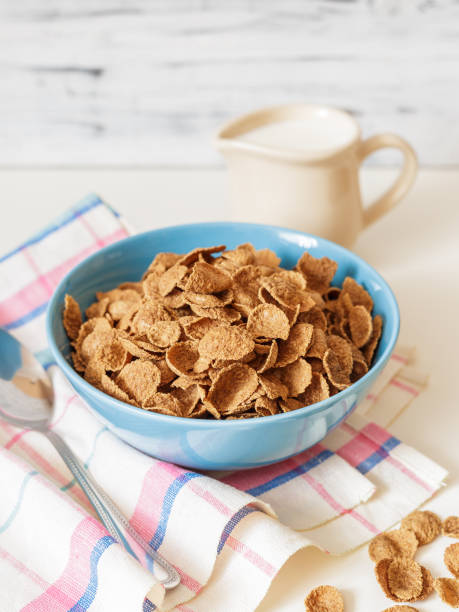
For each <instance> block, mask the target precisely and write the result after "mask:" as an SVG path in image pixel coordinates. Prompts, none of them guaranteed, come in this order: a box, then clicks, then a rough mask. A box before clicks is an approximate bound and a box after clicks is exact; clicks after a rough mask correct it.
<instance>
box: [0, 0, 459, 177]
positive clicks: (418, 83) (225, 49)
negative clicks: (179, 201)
mask: <svg viewBox="0 0 459 612" xmlns="http://www.w3.org/2000/svg"><path fill="white" fill-rule="evenodd" d="M297 101H308V102H325V103H328V104H334V105H338V106H340V107H344V108H346V109H349V110H351V111H352V112H353V113H354V114H355V115H356V117H357V118H358V119H359V121H361V123H362V125H363V128H364V133H365V134H367V135H369V134H370V133H374V132H377V131H384V130H392V131H395V132H398V133H400V134H401V135H403V136H405V137H406V138H407V139H408V140H409V141H410V142H411V143H412V144H413V145H414V147H415V148H416V149H417V151H418V153H419V156H420V159H421V162H422V163H423V164H426V165H451V164H459V127H458V126H459V2H458V0H220V1H219V0H214V1H211V0H201V1H194V0H0V164H3V165H9V166H24V165H65V166H70V165H88V164H90V165H97V164H100V165H121V166H128V165H142V166H143V165H157V166H200V165H216V164H220V163H221V160H220V158H219V155H218V154H217V153H216V152H215V151H214V149H213V147H212V135H213V134H214V132H215V130H216V128H217V127H218V126H219V125H220V124H221V123H222V122H223V121H225V120H227V119H228V118H230V117H233V116H236V115H238V114H239V113H243V112H246V111H248V110H251V109H254V108H256V107H260V106H266V105H271V104H277V103H284V102H297ZM383 161H384V159H383ZM386 161H387V158H386Z"/></svg>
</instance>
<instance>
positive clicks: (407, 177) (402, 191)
mask: <svg viewBox="0 0 459 612" xmlns="http://www.w3.org/2000/svg"><path fill="white" fill-rule="evenodd" d="M384 148H391V149H399V150H400V151H401V152H402V153H403V155H404V158H405V159H404V163H403V167H402V170H401V172H400V175H399V176H398V178H397V179H396V181H395V183H394V184H393V185H392V187H390V188H389V189H388V190H387V191H386V192H385V193H383V195H382V196H380V197H379V198H377V199H376V200H375V201H374V202H373V203H372V204H370V206H368V207H367V208H364V210H363V227H364V228H365V227H368V226H369V225H371V224H372V223H374V222H375V221H376V220H377V219H379V218H380V217H382V216H383V215H385V214H386V213H387V212H389V210H391V209H392V208H394V206H395V205H396V204H398V203H399V202H400V200H401V199H402V198H403V197H404V196H405V195H406V193H407V192H408V191H409V189H410V187H411V185H412V184H413V182H414V179H415V178H416V172H417V169H418V162H417V157H416V153H415V152H414V149H413V148H412V147H411V145H409V144H408V143H407V142H406V140H403V138H400V136H397V135H396V134H376V135H375V136H371V137H370V138H368V139H367V140H364V141H363V142H362V144H361V145H360V149H359V150H358V153H357V155H358V158H359V161H360V163H362V161H363V160H364V159H365V157H367V156H368V155H370V154H371V153H374V152H375V151H377V150H378V149H384Z"/></svg>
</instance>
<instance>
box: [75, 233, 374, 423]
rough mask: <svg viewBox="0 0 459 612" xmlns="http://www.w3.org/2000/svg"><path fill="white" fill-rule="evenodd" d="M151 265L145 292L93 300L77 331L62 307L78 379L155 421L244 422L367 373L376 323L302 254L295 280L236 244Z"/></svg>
mask: <svg viewBox="0 0 459 612" xmlns="http://www.w3.org/2000/svg"><path fill="white" fill-rule="evenodd" d="M225 249H226V247H224V246H216V247H209V248H197V249H194V250H193V251H191V252H190V253H187V254H186V255H179V254H175V253H159V254H158V255H156V257H155V258H154V260H153V261H152V263H151V264H150V266H149V267H148V269H147V270H146V272H145V274H144V276H143V278H142V281H141V282H134V283H132V282H130V283H123V284H121V285H120V286H119V287H117V288H116V289H112V290H111V291H108V292H105V293H97V294H96V297H97V301H96V302H94V303H93V304H91V306H89V308H87V310H86V318H87V320H86V321H85V322H84V323H83V321H82V316H81V313H80V308H79V306H78V304H77V302H76V301H75V300H74V299H73V298H72V297H71V296H68V295H67V296H66V300H65V309H64V313H63V323H64V327H65V329H66V332H67V334H68V336H69V338H70V340H71V342H72V345H73V348H74V352H73V354H72V357H73V364H74V367H75V369H76V370H77V371H78V372H80V373H81V374H82V375H83V376H84V378H85V380H87V381H88V382H89V383H90V384H92V385H94V386H95V387H97V388H98V389H100V390H102V391H104V392H105V393H108V394H109V395H111V396H113V397H115V398H116V399H119V400H121V401H124V402H128V403H130V404H133V405H135V406H139V407H141V408H144V409H146V410H151V411H153V412H157V413H160V414H167V415H175V416H181V417H192V418H211V417H214V418H216V419H246V418H252V417H260V416H270V415H273V414H278V413H281V412H288V411H290V410H296V409H297V408H301V407H303V406H308V405H309V404H313V403H315V402H319V401H321V400H324V399H326V398H328V397H329V396H331V395H334V394H335V393H338V392H339V391H341V390H343V389H346V387H348V386H349V385H351V384H352V383H353V382H355V381H356V380H358V379H359V378H361V377H362V376H363V375H364V374H365V373H366V372H367V371H368V368H369V367H370V366H371V363H372V359H373V355H374V351H375V349H376V346H377V344H378V341H379V338H380V335H381V330H382V319H381V317H380V316H379V315H376V316H375V317H374V318H373V317H372V315H371V312H372V309H373V300H372V299H371V297H370V295H369V294H368V293H367V291H366V290H365V289H364V288H363V287H362V286H361V285H359V284H358V283H357V282H356V281H355V280H353V279H352V278H349V277H347V278H346V279H345V280H344V282H343V285H342V289H339V288H337V287H331V286H330V282H331V280H332V278H333V276H334V275H335V272H336V270H337V264H336V263H335V262H334V261H332V260H330V259H328V258H327V257H323V258H321V259H316V258H314V257H312V256H311V255H310V254H309V253H307V252H305V253H304V254H303V255H302V256H301V257H300V259H299V260H298V262H297V264H296V266H295V269H294V270H285V269H283V268H281V267H279V264H280V259H279V257H277V255H276V254H275V253H274V252H273V251H271V250H270V249H261V250H255V248H254V247H253V246H252V245H251V244H242V245H240V246H238V247H237V248H236V249H234V250H225Z"/></svg>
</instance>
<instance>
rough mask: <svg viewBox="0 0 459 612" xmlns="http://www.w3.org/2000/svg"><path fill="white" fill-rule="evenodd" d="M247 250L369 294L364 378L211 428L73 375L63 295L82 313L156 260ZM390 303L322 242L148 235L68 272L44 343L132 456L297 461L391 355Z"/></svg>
mask: <svg viewBox="0 0 459 612" xmlns="http://www.w3.org/2000/svg"><path fill="white" fill-rule="evenodd" d="M243 242H251V243H252V244H253V245H254V246H255V247H256V248H257V249H261V248H266V247H268V248H270V249H272V250H273V251H275V252H276V253H277V255H278V256H279V257H281V258H282V263H281V265H282V266H283V267H286V268H291V267H293V266H294V265H295V263H296V261H297V259H298V258H299V257H300V255H301V254H302V253H303V252H304V250H305V249H307V250H308V251H309V252H310V253H311V254H312V255H314V256H315V257H322V256H324V255H326V256H328V257H330V258H331V259H334V260H335V261H337V262H338V264H339V266H338V271H337V273H336V276H335V278H334V280H333V284H336V285H340V284H341V283H342V281H343V279H344V277H345V276H352V277H353V278H355V279H356V280H357V281H358V282H359V283H362V284H363V286H364V287H365V288H366V289H367V291H369V293H370V294H371V296H372V298H373V300H374V313H375V314H380V315H381V316H382V318H383V322H384V325H383V332H382V337H381V340H380V343H379V347H378V349H377V352H376V355H375V360H374V364H373V366H372V368H371V369H370V371H369V372H368V373H367V374H366V375H365V376H364V377H363V378H361V379H360V380H359V381H357V382H356V383H354V384H353V385H351V386H350V387H349V388H348V389H345V390H344V391H341V392H340V393H338V394H337V395H335V396H333V397H330V398H329V399H327V400H324V401H322V402H319V403H317V404H313V405H311V406H307V407H305V408H301V409H299V410H295V411H293V412H288V413H285V414H279V415H275V416H270V417H263V418H259V419H247V420H245V419H241V420H232V421H231V420H230V421H217V420H206V419H186V418H181V417H172V416H165V415H161V414H155V413H154V412H148V411H146V410H142V409H141V408H136V407H134V406H131V405H129V404H125V403H124V402H120V401H118V400H116V399H113V398H112V397H110V396H109V395H106V394H105V393H102V392H101V391H98V390H97V389H95V388H94V387H92V386H91V385H90V384H88V383H87V382H86V381H85V380H84V379H83V378H82V377H81V376H79V375H78V374H77V373H76V372H75V370H74V369H73V368H72V366H71V362H70V345H69V341H68V339H67V336H66V334H65V331H64V328H63V326H62V321H61V315H62V309H63V303H64V296H65V294H66V293H69V294H71V295H72V296H74V297H75V299H76V300H77V301H78V302H79V303H80V305H81V307H82V309H85V308H86V307H87V306H88V305H89V304H90V303H92V302H93V301H94V299H95V292H96V291H106V290H108V289H111V288H113V287H116V286H117V285H118V284H120V283H121V282H124V281H136V280H139V279H140V277H141V276H142V273H143V272H144V270H145V269H146V267H147V266H148V264H149V263H150V262H151V260H152V259H153V257H154V256H155V255H156V253H158V252H160V251H175V252H177V253H186V252H187V251H189V250H191V249H193V248H195V247H197V246H211V245H215V244H225V245H227V247H228V248H234V247H235V246H237V245H238V244H241V243H243ZM399 321H400V319H399V312H398V307H397V302H396V300H395V298H394V295H393V293H392V291H391V290H390V288H389V287H388V285H387V284H386V282H385V281H384V280H383V279H382V278H381V276H380V275H379V274H378V273H377V272H376V271H375V270H374V269H373V268H372V267H371V266H369V265H368V264H367V263H365V262H364V261H363V260H362V259H360V258H359V257H357V255H354V254H353V253H351V252H350V251H348V250H347V249H345V248H343V247H341V246H338V245H336V244H334V243H332V242H329V241H328V240H324V239H322V238H317V237H315V236H311V235H309V234H304V233H301V232H296V231H293V230H288V229H283V228H280V227H272V226H268V225H253V224H246V223H198V224H195V225H180V226H176V227H167V228H164V229H159V230H153V231H150V232H146V233H144V234H139V235H137V236H133V237H131V238H126V239H125V240H121V241H120V242H117V243H116V244H113V245H110V246H108V247H106V248H104V249H102V250H101V251H99V252H98V253H95V254H94V255H92V256H90V257H88V258H87V259H86V260H85V261H83V262H82V263H80V264H79V265H78V266H76V267H75V268H74V269H73V270H72V271H71V272H69V274H67V276H66V277H65V278H64V279H63V281H62V282H61V283H60V285H59V287H58V288H57V289H56V291H55V293H54V295H53V297H52V299H51V301H50V303H49V307H48V313H47V333H48V340H49V344H50V347H51V350H52V353H53V355H54V358H55V360H56V361H57V363H58V365H59V366H60V367H61V368H62V370H63V372H64V374H65V376H66V377H67V378H68V380H69V381H70V382H71V384H72V385H73V387H74V388H75V390H76V391H77V393H78V394H79V395H80V396H81V397H82V398H83V399H84V400H85V401H86V402H87V404H88V405H89V406H90V407H91V408H92V409H93V411H94V412H95V413H96V415H97V417H98V418H99V419H100V420H102V422H104V423H105V424H106V425H107V426H108V427H109V428H110V429H111V430H112V431H113V432H114V433H115V434H116V435H118V436H119V437H120V438H122V439H123V440H125V441H126V442H128V443H129V444H131V445H132V446H134V447H135V448H138V449H140V450H141V451H144V452H145V453H148V454H149V455H153V456H155V457H158V458H160V459H164V460H166V461H171V462H174V463H178V464H180V465H184V466H188V467H193V468H197V469H203V470H221V469H239V468H248V467H255V466H260V465H264V464H268V463H273V462H276V461H281V460H282V459H285V458H287V457H290V456H292V455H295V454H297V453H299V452H301V451H303V450H305V449H307V448H310V447H311V446H313V445H314V444H316V443H317V442H319V441H320V440H322V439H323V438H324V437H325V436H326V435H327V433H328V432H329V431H331V430H332V429H333V428H334V427H336V425H338V423H340V422H341V421H342V420H343V419H344V418H346V417H347V416H348V415H349V414H350V413H351V412H352V411H353V410H354V408H355V407H356V405H357V404H358V402H359V401H360V400H361V399H362V398H363V397H364V396H365V395H366V394H367V393H368V391H369V388H370V386H371V384H372V383H373V381H374V380H375V379H376V378H377V376H378V375H379V373H380V372H381V370H382V368H383V367H384V365H385V364H386V362H387V360H388V359H389V356H390V354H391V352H392V350H393V349H394V346H395V342H396V340H397V336H398V331H399Z"/></svg>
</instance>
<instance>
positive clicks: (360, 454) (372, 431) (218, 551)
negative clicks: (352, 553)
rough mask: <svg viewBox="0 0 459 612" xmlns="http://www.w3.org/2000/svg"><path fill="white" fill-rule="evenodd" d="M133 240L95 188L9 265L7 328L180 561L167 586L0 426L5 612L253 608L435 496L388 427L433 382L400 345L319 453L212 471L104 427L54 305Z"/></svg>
mask: <svg viewBox="0 0 459 612" xmlns="http://www.w3.org/2000/svg"><path fill="white" fill-rule="evenodd" d="M127 234H128V230H127V228H126V225H125V224H124V222H123V221H122V220H121V219H120V218H119V216H118V215H117V213H116V212H115V211H113V210H112V209H111V208H110V207H108V206H107V205H106V204H104V203H103V202H102V201H101V200H100V199H99V198H98V197H96V196H90V197H88V198H86V199H85V200H84V201H83V202H81V203H80V204H79V205H77V206H76V207H75V208H74V209H72V210H70V211H69V212H68V213H67V214H66V215H64V216H63V217H61V218H59V219H58V220H56V222H54V223H53V224H52V225H50V226H48V227H47V228H46V229H45V230H43V231H42V232H41V233H40V234H39V235H37V236H35V237H34V238H32V239H31V240H29V241H28V242H26V243H25V244H24V245H22V246H21V247H19V248H17V249H16V250H15V251H13V252H12V253H9V254H8V255H6V256H4V257H3V258H1V259H0V325H1V326H3V327H4V328H6V329H7V330H9V331H10V332H11V333H12V334H14V335H15V336H16V337H17V338H18V339H19V340H21V341H22V342H24V343H25V344H26V345H27V346H28V347H29V348H30V349H31V350H32V351H33V352H34V353H35V354H36V355H37V356H38V358H39V359H40V360H41V361H42V363H43V365H44V366H45V367H46V368H47V369H48V372H49V374H50V376H51V378H52V381H53V385H54V389H55V396H56V403H55V415H54V421H53V423H52V427H53V428H55V430H56V431H58V432H59V433H60V434H61V435H63V436H64V437H65V439H66V441H67V442H68V444H69V445H70V446H71V447H72V449H73V450H74V451H75V452H76V453H77V455H78V456H79V457H80V458H81V460H82V461H83V462H84V463H85V465H86V467H87V468H89V469H90V470H91V472H92V473H93V475H94V476H95V478H96V479H97V480H98V481H99V482H100V484H101V485H102V486H103V488H104V489H105V490H106V491H107V493H108V494H109V495H110V496H111V497H112V498H113V499H114V500H115V501H116V503H117V504H118V506H119V507H120V508H121V510H122V511H123V513H124V514H125V515H126V516H127V517H128V519H129V521H130V522H131V524H132V525H133V526H134V527H135V528H136V529H137V530H138V531H139V532H140V533H141V534H142V536H143V537H144V538H146V539H147V540H149V541H150V542H151V543H152V545H153V546H154V547H155V548H156V549H157V550H159V551H160V552H161V553H162V554H163V555H164V556H165V557H166V558H167V559H168V560H169V561H171V562H172V563H173V564H174V565H175V566H176V568H177V570H178V571H179V573H180V576H181V583H180V586H178V587H177V588H176V589H174V590H172V591H169V592H167V593H165V592H164V590H163V588H162V586H161V585H160V584H158V582H157V581H156V580H155V577H154V575H153V574H152V573H151V571H150V570H151V568H149V567H148V564H147V562H146V561H145V560H144V559H143V558H142V557H141V563H138V562H137V561H135V560H134V559H133V558H132V557H130V556H129V555H128V554H127V553H126V552H125V551H124V549H123V548H122V547H121V546H120V545H118V544H117V543H116V542H114V541H113V539H112V538H111V537H110V536H109V534H108V533H107V532H106V530H105V529H104V527H103V526H102V525H101V524H100V523H99V522H98V521H97V520H96V518H95V516H94V513H93V510H92V508H91V506H90V505H89V504H88V502H87V500H86V498H85V496H84V494H83V493H82V491H81V490H80V488H79V487H78V485H77V484H76V483H75V481H74V479H73V478H72V476H71V474H70V473H69V472H68V470H67V468H66V467H65V465H64V464H63V462H62V461H61V460H60V458H59V456H58V455H57V454H56V452H55V451H54V448H53V447H52V446H51V445H50V444H49V442H48V441H47V440H46V439H45V438H44V437H43V436H41V435H40V434H38V433H35V432H30V431H23V430H18V429H16V428H14V427H12V426H10V425H8V424H6V423H3V422H1V421H0V444H1V446H2V447H3V448H2V449H1V450H0V491H1V494H0V610H2V612H16V611H17V610H24V611H25V610H27V612H40V611H43V612H44V611H46V612H54V611H56V612H61V611H62V612H63V611H68V610H72V611H75V612H82V611H83V610H88V609H89V610H94V611H106V610H108V609H109V610H112V611H118V610H119V611H120V612H125V611H126V610H139V611H140V610H144V611H148V610H153V609H155V608H159V609H162V610H170V609H176V610H180V611H181V612H201V611H202V612H205V611H208V612H210V611H212V612H216V611H218V610H222V611H223V610H224V611H225V612H227V611H229V612H232V611H233V610H234V611H235V612H236V611H237V612H245V611H247V612H248V611H250V610H254V609H255V608H256V606H257V605H258V603H259V602H260V601H261V599H262V598H263V596H264V594H265V593H266V591H267V589H268V587H269V585H270V583H271V581H272V579H273V578H274V576H275V575H276V573H277V572H278V571H279V569H280V568H281V567H282V565H283V564H284V563H285V561H286V560H287V559H288V558H289V556H290V555H292V554H293V553H294V552H296V551H297V550H299V549H300V548H302V547H305V546H309V545H311V544H313V545H316V546H319V547H321V548H322V549H324V550H326V551H328V552H332V553H337V554H338V553H343V552H345V551H347V550H351V549H353V548H355V547H357V546H359V545H361V544H363V543H364V542H366V541H368V540H369V539H370V538H372V537H373V536H374V535H375V534H376V533H378V532H380V531H381V530H384V529H386V528H388V527H390V526H391V525H393V524H394V523H396V522H397V521H398V520H400V518H401V517H403V516H404V515H406V514H407V513H409V512H410V511H412V510H413V509H414V508H416V507H418V506H419V505H420V504H422V503H423V502H425V501H426V500H427V499H428V498H429V497H430V496H431V495H432V494H433V493H434V492H435V491H436V490H438V488H439V487H440V486H441V484H442V482H443V480H444V478H445V476H446V472H445V470H443V469H442V468H441V467H440V466H438V465H437V464H435V463H434V462H433V461H431V460H430V459H428V458H426V457H425V456H424V455H422V454H421V453H419V452H418V451H416V450H415V449H413V448H411V447H409V446H407V445H406V444H404V443H403V442H401V441H400V440H398V439H397V438H395V437H394V436H392V435H391V434H390V433H389V432H388V431H387V430H386V429H385V427H386V426H387V424H388V423H390V422H392V421H393V420H394V419H395V418H396V417H397V415H398V414H399V413H400V412H401V411H402V410H403V409H404V408H405V407H406V406H407V405H408V403H409V402H410V401H411V400H412V399H413V398H414V397H415V396H416V395H418V394H419V393H420V392H422V388H423V385H424V383H425V381H424V380H423V379H422V377H420V376H419V375H418V374H417V373H416V372H415V371H414V370H413V369H412V366H411V365H410V361H411V359H412V355H411V354H410V351H407V350H404V349H402V348H400V347H397V349H396V351H395V352H394V355H393V356H392V358H391V360H390V362H389V364H388V366H387V367H386V369H385V371H384V372H383V373H382V375H381V377H380V379H379V380H378V381H377V383H376V384H375V385H374V387H373V389H372V393H371V394H370V395H369V396H368V397H367V399H366V400H365V401H364V402H363V403H362V404H361V405H360V406H359V409H358V412H357V413H355V414H354V415H352V416H351V418H350V419H348V420H347V422H346V423H345V424H343V425H342V426H341V427H339V428H338V429H336V430H335V431H334V432H333V433H332V434H330V435H329V436H328V437H327V438H326V439H325V440H324V441H323V442H321V443H320V444H317V445H316V446H315V447H313V448H311V449H309V450H307V451H305V452H303V453H301V454H299V455H297V456H296V457H293V458H291V459H288V460H286V461H283V462H281V463H278V464H276V465H273V466H267V467H263V468H259V469H253V470H247V471H243V472H234V473H218V474H217V473H214V474H201V473H197V472H192V471H189V470H186V469H184V468H180V467H178V466H175V465H172V464H168V463H165V462H162V461H158V460H155V459H153V458H151V457H148V456H146V455H143V454H142V453H140V452H138V451H136V450H135V449H133V448H131V447H130V446H128V445H126V444H124V443H123V442H121V441H120V440H119V439H117V438H116V437H115V436H114V435H112V434H111V433H110V431H108V429H107V428H106V427H105V426H104V425H102V424H101V423H99V421H98V420H97V419H96V418H95V417H94V416H93V415H92V413H90V412H89V410H88V409H87V407H86V405H85V404H84V402H83V401H82V400H81V399H80V398H79V397H78V396H77V395H76V394H75V393H74V391H73V388H72V387H71V386H70V385H69V384H68V383H67V381H66V380H65V378H64V376H63V374H62V373H61V372H60V370H59V369H58V368H57V367H56V366H55V365H54V364H53V363H52V359H51V356H50V353H49V351H48V349H47V346H46V337H45V330H44V317H45V310H46V305H47V302H48V300H49V298H50V296H51V294H52V292H53V290H54V288H55V287H56V285H57V283H58V282H59V280H60V279H61V278H62V276H63V275H64V274H65V273H66V272H67V271H68V270H69V269H71V268H72V267H73V266H74V265H75V264H76V263H78V262H79V261H80V260H82V259H83V258H84V257H86V256H87V255H89V254H90V253H92V252H94V251H96V250H97V249H99V248H101V247H103V246H105V245H106V244H109V243H111V242H114V241H115V240H118V239H120V238H123V237H124V236H126V235H127Z"/></svg>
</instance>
